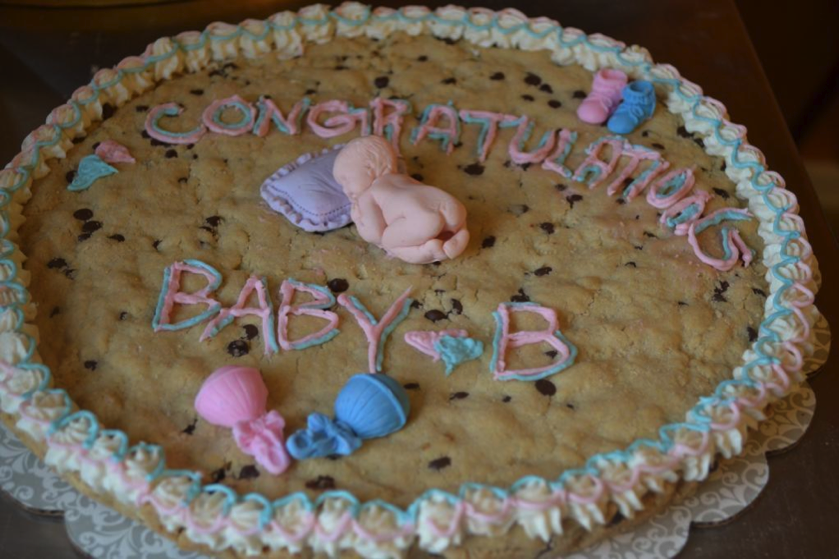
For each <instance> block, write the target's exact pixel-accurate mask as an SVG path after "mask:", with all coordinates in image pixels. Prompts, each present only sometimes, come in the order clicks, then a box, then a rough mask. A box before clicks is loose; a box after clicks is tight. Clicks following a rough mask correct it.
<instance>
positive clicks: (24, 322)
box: [0, 2, 818, 557]
mask: <svg viewBox="0 0 840 560" xmlns="http://www.w3.org/2000/svg"><path fill="white" fill-rule="evenodd" d="M398 31H401V32H405V33H408V34H409V35H419V34H431V35H434V36H436V37H439V38H448V39H453V40H466V41H469V42H470V43H472V44H475V45H478V46H483V47H489V46H496V47H502V48H518V49H521V50H527V51H536V50H548V51H549V52H550V56H551V59H552V60H553V61H554V62H555V63H557V64H559V65H568V64H580V65H582V66H583V67H585V68H586V69H588V70H590V71H596V70H598V69H600V68H604V67H614V68H620V69H622V70H623V71H625V72H626V73H628V74H629V75H630V76H631V77H633V78H636V79H647V80H650V81H652V82H653V83H654V84H655V85H656V86H657V88H659V89H660V90H661V91H664V92H666V93H667V106H668V110H669V111H670V112H672V113H674V114H677V115H680V116H681V117H682V118H683V119H684V121H685V128H686V130H688V131H689V132H692V133H695V134H698V135H700V136H701V137H702V138H703V143H704V145H705V149H706V151H707V152H708V153H709V154H712V155H717V156H721V157H723V158H725V160H726V174H727V175H728V177H729V178H730V179H731V180H732V181H733V182H735V183H736V187H737V188H736V193H737V195H738V197H739V198H741V199H742V200H746V201H747V206H748V208H749V210H750V211H751V212H752V213H753V214H754V215H755V216H756V217H757V218H758V220H760V227H759V234H760V235H761V237H762V238H763V240H764V243H765V247H764V254H763V261H764V263H765V265H766V266H767V268H768V272H767V276H766V278H767V281H768V283H769V285H770V294H769V295H768V297H767V300H766V305H765V316H764V320H763V322H762V324H761V326H760V328H759V336H758V339H757V340H756V341H755V342H754V343H753V345H752V346H751V347H750V348H749V349H748V350H747V351H745V353H744V356H743V364H742V365H741V366H740V367H737V368H735V370H734V371H733V378H732V379H730V380H727V381H724V382H723V383H721V384H720V385H719V386H718V387H717V389H716V391H715V392H714V394H713V395H710V396H708V397H703V398H701V399H700V400H699V402H698V403H697V405H696V406H695V407H694V408H693V409H692V410H690V411H689V412H688V413H687V414H686V420H685V422H682V423H677V424H671V425H666V426H663V427H662V428H661V429H660V431H659V439H658V440H646V439H642V440H637V441H636V442H634V443H633V444H632V445H630V446H629V447H628V448H627V449H625V450H621V451H615V452H612V453H606V454H601V455H596V456H593V457H591V458H590V459H589V460H588V461H587V462H586V464H585V466H584V467H583V468H580V469H573V470H569V471H566V472H564V473H562V474H561V475H560V476H559V477H558V478H556V479H554V480H546V479H543V478H538V477H525V478H522V479H520V480H518V481H515V482H514V483H513V484H512V486H510V487H509V488H498V487H491V486H486V485H481V484H475V483H469V482H466V483H464V484H463V485H462V486H461V488H460V491H459V492H458V493H457V494H454V493H448V492H444V491H441V490H429V491H427V492H425V493H424V494H423V495H421V496H419V497H418V498H417V499H416V500H414V502H413V503H412V504H411V506H410V507H409V508H407V509H405V510H403V509H401V508H398V507H396V506H393V505H391V504H388V503H385V502H382V501H379V500H374V501H370V502H366V503H360V502H359V501H358V500H357V499H356V498H355V497H354V496H353V495H351V494H350V493H348V492H344V491H330V492H325V493H323V494H322V495H321V496H320V497H319V498H318V499H317V500H311V499H310V498H309V497H307V496H306V495H305V494H302V493H296V494H292V495H289V496H286V497H284V498H281V499H278V500H274V501H270V500H268V499H267V498H266V497H264V496H262V495H259V494H248V495H244V496H240V495H237V494H236V493H235V492H234V491H233V490H231V489H230V488H229V487H226V486H224V485H221V484H211V485H207V486H202V484H201V474H200V473H198V472H193V471H182V470H169V469H167V468H166V464H165V459H164V453H163V449H162V448H160V447H159V446H156V445H150V444H145V443H138V444H136V445H133V446H130V445H129V442H128V438H127V437H126V435H125V434H124V433H122V432H120V431H117V430H108V429H104V428H102V427H100V425H99V422H98V420H97V418H96V416H95V415H94V414H92V413H91V412H89V411H83V410H77V407H76V406H75V405H74V403H73V402H72V400H71V399H70V397H69V396H68V395H67V393H66V392H65V391H63V390H62V389H58V388H53V387H52V382H51V376H50V371H49V369H48V368H47V367H46V366H44V365H43V364H42V363H41V360H40V357H39V356H38V352H37V338H38V333H37V329H36V327H35V326H34V324H32V323H31V321H32V319H33V318H34V316H35V312H36V306H35V304H33V303H32V302H31V301H30V296H29V293H28V291H27V289H26V287H27V285H28V283H29V273H28V272H27V271H25V270H23V269H22V263H23V261H24V259H25V257H24V255H23V254H22V253H21V252H20V250H19V248H18V247H17V245H16V241H17V230H18V228H19V226H20V225H21V223H22V222H23V219H24V218H23V215H22V206H23V204H25V202H26V201H27V200H28V198H29V197H30V195H31V193H30V187H31V185H32V182H33V180H35V179H38V178H41V177H43V176H44V175H46V174H47V173H48V172H49V168H48V166H47V165H46V161H47V160H49V159H58V158H63V157H65V156H66V153H67V151H68V150H69V149H71V147H72V146H73V142H72V140H73V139H75V138H79V137H84V136H85V135H86V134H87V131H88V130H90V129H92V128H93V127H95V126H96V123H98V122H99V121H100V120H102V112H103V106H104V105H105V104H110V105H111V106H112V107H119V106H121V105H123V104H125V103H126V102H127V101H129V100H130V99H132V98H133V97H136V96H137V95H140V94H141V93H144V92H146V91H149V90H150V89H152V88H154V87H155V85H156V84H157V83H158V82H160V81H162V80H166V79H170V78H172V77H174V76H177V75H179V74H181V73H184V72H187V73H190V72H198V71H200V70H202V69H204V68H206V67H207V66H208V65H211V64H215V63H217V62H219V61H224V60H228V59H231V58H235V57H237V56H240V55H241V56H244V57H247V58H253V57H256V56H259V55H261V54H265V53H269V52H274V53H276V55H278V56H279V57H280V58H292V57H295V56H299V55H301V54H302V53H303V50H304V45H305V44H306V43H310V42H315V43H323V42H326V41H329V40H330V39H331V38H332V37H334V36H341V37H356V36H367V37H370V38H378V39H382V38H384V37H386V36H388V35H390V34H392V33H395V32H398ZM797 208H798V206H797V201H796V197H795V196H794V195H793V194H792V193H791V192H790V191H787V190H786V189H785V183H784V180H783V179H782V178H781V177H780V176H779V175H778V174H777V173H775V172H773V171H769V170H768V169H767V167H766V165H765V160H764V156H763V155H762V153H761V152H760V151H759V150H758V149H757V148H755V147H753V146H751V145H750V144H748V143H747V139H746V129H745V128H744V127H743V126H740V125H736V124H733V123H731V122H729V121H728V115H727V113H726V109H725V107H724V106H723V105H722V104H721V103H720V102H718V101H716V100H714V99H711V98H708V97H705V96H703V93H702V90H701V89H700V87H698V86H697V85H695V84H693V83H691V82H689V81H687V80H685V79H683V78H682V77H681V76H680V75H679V73H678V72H677V70H676V69H675V68H673V67H672V66H669V65H663V64H654V63H653V61H652V60H651V58H650V55H649V54H648V52H647V51H646V50H644V49H643V48H641V47H638V46H630V47H626V46H625V45H624V44H623V43H620V42H617V41H615V40H613V39H610V38H608V37H605V36H603V35H599V34H594V35H586V34H584V33H583V32H582V31H580V30H578V29H574V28H564V27H561V26H560V25H559V24H558V23H557V22H555V21H553V20H550V19H547V18H534V19H529V18H527V17H526V16H524V15H523V14H522V13H520V12H519V11H517V10H513V9H508V10H502V11H499V12H494V11H491V10H487V9H482V8H472V9H465V8H460V7H456V6H447V7H444V8H440V9H438V10H435V11H432V10H430V9H428V8H425V7H419V6H411V7H405V8H401V9H399V10H394V9H390V8H376V9H372V8H371V7H369V6H365V5H363V4H359V3H355V2H348V3H345V4H342V5H341V6H339V7H337V8H335V9H334V10H332V11H331V10H329V8H328V7H326V6H324V5H313V6H308V7H306V8H303V9H301V10H300V11H298V12H297V13H295V12H288V11H287V12H281V13H278V14H275V15H273V16H271V17H270V18H268V19H267V20H265V21H257V20H246V21H244V22H242V23H241V24H239V25H231V24H224V23H213V24H211V25H209V26H208V27H207V28H206V29H205V30H204V31H202V32H195V31H193V32H186V33H181V34H179V35H177V36H176V37H174V38H166V37H165V38H161V39H158V40H157V41H155V42H154V43H152V44H151V45H149V47H148V48H147V49H146V51H145V52H144V53H143V55H142V56H139V57H128V58H126V59H124V60H123V61H121V62H120V63H119V64H118V65H117V66H116V67H114V68H109V69H103V70H100V71H99V72H97V73H96V74H95V75H94V77H93V80H92V81H91V83H90V84H89V85H87V86H83V87H81V88H79V89H78V90H76V91H75V92H74V93H73V95H72V99H71V100H70V101H69V102H68V103H67V104H65V105H61V106H60V107H57V108H56V109H55V110H53V111H52V112H51V113H50V115H49V117H48V118H47V121H46V124H45V125H42V126H41V127H39V128H37V129H36V130H35V131H33V132H32V133H31V134H29V135H28V136H27V137H26V139H25V140H24V142H23V145H22V147H21V152H20V153H19V154H18V155H17V156H16V157H15V158H14V159H13V160H12V162H11V163H10V164H8V165H7V166H6V169H4V170H2V171H0V409H2V410H3V412H5V413H6V414H9V415H11V417H12V418H13V419H14V421H15V426H16V428H17V429H18V430H20V431H22V432H24V433H25V434H27V436H28V437H30V438H31V439H32V440H33V441H35V442H37V443H43V444H44V445H45V447H46V449H47V451H46V456H45V461H46V462H47V464H49V465H51V466H53V467H55V468H56V469H57V470H59V471H60V472H72V473H76V474H78V475H79V476H80V478H81V480H82V481H83V482H84V483H85V484H87V485H88V486H89V487H90V488H91V489H92V490H93V491H94V492H97V493H108V494H110V495H112V496H113V497H114V498H115V499H116V500H118V501H119V502H121V503H123V504H126V505H134V504H150V505H151V506H152V507H153V508H154V511H155V512H156V514H157V516H158V517H159V519H160V522H161V524H162V525H163V527H165V528H166V529H167V530H169V531H173V532H174V531H178V530H181V529H183V531H184V535H185V536H186V537H187V538H188V539H189V540H191V541H192V542H194V543H197V544H202V545H206V546H207V547H209V548H210V549H212V550H217V551H220V550H224V549H227V548H233V549H234V550H235V551H236V553H238V554H248V555H255V554H259V553H262V552H263V551H264V549H266V547H267V550H270V551H274V550H279V549H286V550H287V551H288V552H290V553H297V552H301V551H303V550H305V549H306V548H307V547H309V548H311V549H312V550H313V551H314V552H315V553H325V554H329V555H332V556H335V555H339V554H341V553H342V551H344V550H347V551H355V552H356V553H357V554H360V555H362V556H368V557H370V556H376V557H382V556H389V557H390V556H401V555H403V554H405V552H406V551H407V550H408V548H409V547H410V546H411V545H412V544H413V543H415V541H416V542H417V543H418V544H419V546H420V547H422V548H424V549H425V550H428V551H430V552H433V553H440V552H442V551H444V550H446V549H447V548H448V547H450V546H455V545H458V544H460V543H461V542H462V539H463V538H464V537H465V536H467V535H469V534H476V535H500V534H502V533H504V532H505V531H507V530H508V529H509V528H510V527H512V526H513V525H514V524H519V525H521V526H522V527H523V529H524V530H525V531H526V533H527V534H528V535H530V536H532V537H538V538H541V539H543V540H548V539H549V538H551V536H552V535H555V534H562V533H563V530H564V522H567V521H568V520H569V519H572V520H574V521H575V522H576V523H577V524H579V525H581V526H582V527H584V528H586V529H588V530H591V529H593V528H594V527H595V526H597V525H604V524H606V523H608V522H609V521H610V520H609V519H607V518H606V517H607V511H608V509H615V510H617V511H618V512H620V513H621V514H622V515H623V516H624V517H626V518H632V517H633V516H634V514H635V513H636V512H638V511H640V510H641V509H643V502H642V498H643V497H644V496H645V495H646V494H647V493H649V492H662V491H663V490H664V487H665V485H666V484H667V483H674V482H676V481H677V480H679V478H680V477H681V478H683V479H685V480H689V481H694V480H700V479H703V478H705V477H706V476H707V474H708V472H709V468H710V466H711V464H712V463H713V461H714V458H715V456H716V455H717V454H720V455H722V456H724V457H730V456H732V455H735V454H738V453H740V452H741V451H742V449H743V445H744V441H745V438H746V435H747V430H748V428H754V427H755V426H756V425H757V423H758V422H759V421H760V420H761V419H763V413H762V410H763V409H764V407H765V406H766V405H767V404H769V403H771V402H773V401H774V400H776V399H778V398H780V397H782V396H784V395H785V394H786V393H788V392H789V391H790V390H791V388H792V386H793V384H794V383H796V382H798V381H800V380H801V377H802V373H801V368H802V361H803V357H804V356H805V355H808V354H809V353H811V351H812V350H813V344H812V326H813V324H814V323H815V321H816V319H817V317H818V312H817V310H816V308H815V307H814V305H813V302H814V292H815V291H816V289H817V286H816V283H815V280H814V277H815V273H816V272H817V271H816V268H815V267H816V261H815V260H814V258H813V255H812V251H811V247H810V245H809V244H808V242H807V240H806V237H805V229H804V225H803V223H802V220H801V218H800V217H799V216H798V215H797Z"/></svg>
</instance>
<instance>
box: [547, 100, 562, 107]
mask: <svg viewBox="0 0 840 560" xmlns="http://www.w3.org/2000/svg"><path fill="white" fill-rule="evenodd" d="M548 106H549V107H551V108H552V109H559V108H560V107H562V106H563V104H562V103H560V102H559V101H557V100H556V99H549V100H548Z"/></svg>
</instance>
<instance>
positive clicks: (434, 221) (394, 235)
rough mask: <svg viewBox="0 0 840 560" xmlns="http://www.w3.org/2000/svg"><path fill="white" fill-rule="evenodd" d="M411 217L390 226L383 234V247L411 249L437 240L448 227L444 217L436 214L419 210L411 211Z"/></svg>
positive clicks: (403, 217)
mask: <svg viewBox="0 0 840 560" xmlns="http://www.w3.org/2000/svg"><path fill="white" fill-rule="evenodd" d="M410 212H411V214H410V215H409V216H402V217H400V218H397V219H395V220H394V221H392V222H391V223H389V224H388V227H386V228H385V231H383V232H382V246H383V247H385V248H386V249H390V248H392V247H410V246H417V245H421V244H423V243H426V242H427V241H429V240H430V239H435V238H436V237H437V236H438V234H440V232H441V231H442V230H443V228H444V227H445V226H446V223H445V222H444V220H443V217H442V216H441V215H440V214H438V213H436V212H427V211H423V210H419V209H414V210H411V211H410Z"/></svg>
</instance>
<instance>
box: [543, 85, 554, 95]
mask: <svg viewBox="0 0 840 560" xmlns="http://www.w3.org/2000/svg"><path fill="white" fill-rule="evenodd" d="M540 91H544V92H545V93H554V90H553V89H551V86H550V85H548V84H543V85H541V86H540Z"/></svg>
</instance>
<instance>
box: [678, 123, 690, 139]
mask: <svg viewBox="0 0 840 560" xmlns="http://www.w3.org/2000/svg"><path fill="white" fill-rule="evenodd" d="M677 136H681V137H682V138H692V136H691V133H690V132H689V131H687V130H686V129H685V127H684V126H682V125H680V126H678V127H677Z"/></svg>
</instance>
